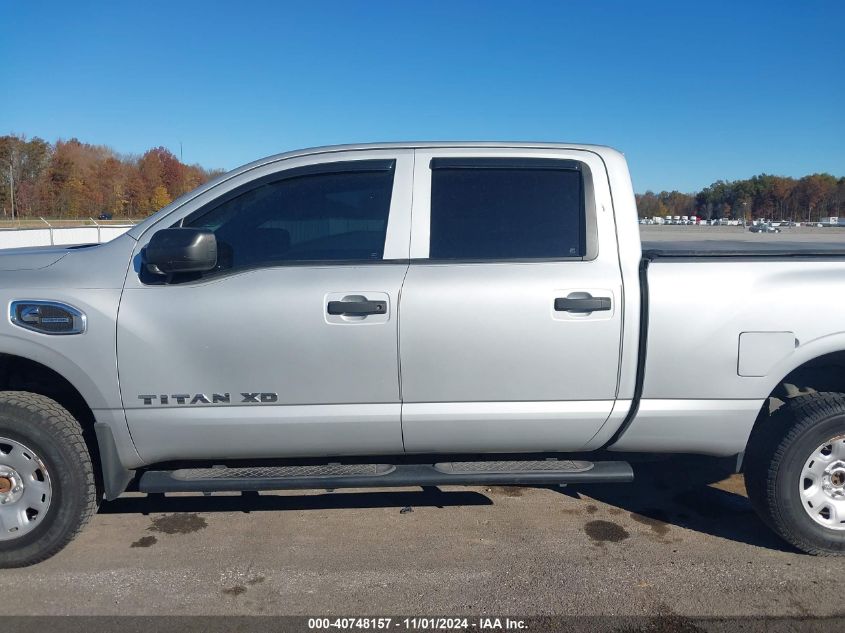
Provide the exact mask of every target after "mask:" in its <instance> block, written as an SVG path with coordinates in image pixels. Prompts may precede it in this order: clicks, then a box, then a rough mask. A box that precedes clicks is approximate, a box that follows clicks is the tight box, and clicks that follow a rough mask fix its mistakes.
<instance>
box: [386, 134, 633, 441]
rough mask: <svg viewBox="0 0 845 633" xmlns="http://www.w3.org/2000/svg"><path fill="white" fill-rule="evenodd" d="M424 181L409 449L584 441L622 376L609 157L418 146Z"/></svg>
mask: <svg viewBox="0 0 845 633" xmlns="http://www.w3.org/2000/svg"><path fill="white" fill-rule="evenodd" d="M414 180H415V184H414V203H413V223H412V237H411V265H410V267H409V270H408V273H407V276H406V279H405V283H404V286H403V290H402V297H401V305H400V312H401V324H400V354H401V376H402V396H403V411H402V427H403V436H404V442H405V449H406V450H407V451H409V452H426V451H453V452H454V451H482V452H485V451H486V452H496V451H533V450H561V451H567V450H570V451H571V450H577V449H579V448H580V447H581V446H583V445H584V444H585V443H586V442H587V441H588V440H589V439H590V438H591V437H592V436H593V435H594V434H595V433H596V432H597V431H598V429H599V428H600V427H601V425H602V424H603V423H604V422H605V421H606V420H607V418H608V416H609V414H610V412H611V409H612V407H613V404H614V400H615V398H616V392H617V384H618V375H619V358H620V341H621V329H622V310H621V309H620V307H621V305H622V303H621V302H622V301H623V288H622V279H621V272H620V267H619V261H618V257H617V252H616V248H615V246H616V245H615V240H613V239H612V237H613V236H614V235H615V233H614V224H613V218H612V206H611V200H610V195H609V189H608V185H607V175H606V172H605V170H604V166H603V163H602V162H601V160H600V159H599V158H598V157H597V156H596V155H594V154H592V153H590V152H584V151H574V150H573V151H545V150H544V151H539V150H530V151H529V150H519V149H505V150H496V149H477V150H467V149H456V148H451V149H442V150H425V151H423V150H418V151H417V152H416V156H415V176H414ZM600 236H601V237H602V238H605V241H601V242H600V240H599V237H600Z"/></svg>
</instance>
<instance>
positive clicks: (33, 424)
mask: <svg viewBox="0 0 845 633" xmlns="http://www.w3.org/2000/svg"><path fill="white" fill-rule="evenodd" d="M96 508H97V494H96V485H95V481H94V471H93V468H92V465H91V456H90V454H89V452H88V447H87V445H86V444H85V440H84V439H83V437H82V428H81V427H80V425H79V422H77V420H76V419H75V418H74V417H73V416H72V415H71V414H70V413H69V412H68V411H67V410H66V409H65V408H64V407H62V406H61V405H60V404H59V403H57V402H56V401H54V400H51V399H50V398H47V397H45V396H42V395H39V394H34V393H29V392H25V391H0V568H6V567H22V566H24V565H31V564H33V563H37V562H39V561H42V560H44V559H46V558H49V557H50V556H52V555H53V554H55V553H56V552H58V551H59V550H61V549H62V548H63V547H64V546H65V545H67V544H68V543H69V542H70V541H71V539H73V538H74V536H76V534H77V533H78V532H79V531H80V530H81V529H82V527H83V526H84V525H85V523H86V522H87V521H88V519H89V518H90V517H91V515H92V514H93V513H94V512H95V511H96Z"/></svg>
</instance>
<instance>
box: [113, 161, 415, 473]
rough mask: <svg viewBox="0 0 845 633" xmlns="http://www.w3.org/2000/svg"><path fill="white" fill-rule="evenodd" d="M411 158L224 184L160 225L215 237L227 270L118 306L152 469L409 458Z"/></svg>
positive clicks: (120, 346) (263, 172)
mask: <svg viewBox="0 0 845 633" xmlns="http://www.w3.org/2000/svg"><path fill="white" fill-rule="evenodd" d="M412 164H413V152H412V151H411V150H389V151H388V150H378V151H367V152H336V153H330V154H322V155H318V156H313V157H305V158H297V159H288V160H286V161H283V162H277V163H271V164H268V165H264V166H261V167H258V168H256V169H253V170H251V171H249V172H247V173H245V174H242V175H240V176H236V177H235V178H234V179H232V180H231V181H224V182H222V183H221V184H220V185H218V186H217V187H215V188H213V189H211V190H210V191H209V192H207V193H206V194H203V195H202V196H200V198H199V199H197V200H196V201H192V202H190V203H188V204H186V205H185V208H184V209H181V210H179V211H177V212H175V213H174V214H171V216H168V217H167V218H166V219H165V220H164V221H163V222H160V223H159V224H158V225H156V226H154V227H152V228H151V229H150V230H148V231H147V232H146V233H145V234H144V235H143V236H142V238H141V241H140V243H139V244H138V247H137V249H138V253H140V251H141V249H142V248H143V247H144V244H145V243H146V242H147V241H148V240H149V237H150V236H151V235H152V234H153V233H154V232H155V231H156V230H157V229H159V228H165V227H170V226H173V225H174V224H176V225H183V226H192V227H204V228H208V229H211V230H212V231H213V232H214V233H215V235H216V237H217V242H218V265H217V268H216V269H215V270H213V271H210V272H209V273H207V274H202V275H192V276H191V275H182V276H179V275H174V276H173V277H172V278H170V279H167V278H161V277H155V276H151V275H149V274H148V273H147V271H145V270H143V269H142V268H141V266H140V263H139V262H140V255H139V256H138V257H136V265H135V269H134V271H130V273H129V275H128V277H127V280H126V287H125V290H124V293H123V298H122V301H121V305H120V313H119V317H118V332H117V350H118V369H119V375H120V388H121V394H122V397H123V402H124V406H125V409H126V416H127V420H128V423H129V428H130V431H131V433H132V438H133V439H134V441H135V444H136V446H137V449H138V452H139V453H140V455H141V456H142V457H143V458H144V459H145V460H146V461H148V462H156V461H163V460H169V459H187V458H202V459H214V458H220V459H227V458H228V459H235V458H261V457H282V456H296V455H340V454H355V453H373V452H388V453H396V452H401V451H402V435H401V428H400V400H399V373H398V372H399V368H398V351H397V343H398V341H397V337H398V322H397V318H396V316H397V314H396V308H397V302H398V297H399V290H400V288H401V285H402V280H403V279H404V276H405V272H406V270H407V266H408V243H409V237H410V231H409V217H410V200H411V178H412Z"/></svg>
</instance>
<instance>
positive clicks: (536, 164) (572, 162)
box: [410, 154, 598, 265]
mask: <svg viewBox="0 0 845 633" xmlns="http://www.w3.org/2000/svg"><path fill="white" fill-rule="evenodd" d="M427 167H428V169H427V170H426V171H427V172H428V174H427V181H426V182H427V185H426V186H427V188H428V190H427V194H428V195H427V196H426V198H427V200H426V206H427V218H426V220H427V222H428V227H427V229H428V230H427V231H426V239H427V244H426V250H427V251H428V252H430V251H429V249H430V248H431V191H432V187H433V180H434V172H435V170H439V169H485V170H496V169H508V170H519V169H524V170H532V171H549V170H561V171H577V172H579V173H580V176H581V178H580V180H581V199H580V213H581V218H582V222H581V227H580V231H581V236H580V239H581V242H582V244H583V247H584V254H583V255H581V256H575V257H565V256H561V257H495V258H477V257H460V258H441V257H437V258H435V257H414V256H412V257H411V260H410V263H411V264H415V265H425V264H431V265H446V264H532V263H549V262H580V261H592V260H594V259H596V257H597V256H598V239H597V236H598V231H597V222H596V209H595V205H594V204H588V194H590V193H592V192H593V191H594V187H593V183H592V174H591V172H590V168H589V166H588V165H587V164H586V163H584V162H582V161H580V160H577V159H572V158H564V157H561V158H548V157H526V156H507V155H501V154H500V155H498V156H432V157H431V159H430V160H429V161H428V165H427ZM417 176H419V174H417ZM416 181H417V178H415V186H417V185H416ZM412 239H413V238H412Z"/></svg>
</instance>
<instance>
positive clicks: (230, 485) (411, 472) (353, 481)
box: [138, 461, 634, 493]
mask: <svg viewBox="0 0 845 633" xmlns="http://www.w3.org/2000/svg"><path fill="white" fill-rule="evenodd" d="M633 479H634V471H633V469H632V468H631V465H630V464H629V463H628V462H623V461H612V462H596V463H595V465H594V466H593V468H591V469H590V470H587V471H582V472H565V471H557V472H555V471H520V472H510V473H508V472H469V473H463V472H462V473H447V472H443V471H442V470H438V469H437V468H436V464H398V465H396V467H395V468H392V469H390V470H387V471H386V472H385V473H384V474H378V475H351V476H345V477H284V478H283V477H278V478H272V477H266V478H250V479H244V478H233V479H220V478H214V479H179V478H176V477H174V476H173V474H172V471H167V470H151V471H147V472H145V473H144V474H143V475H142V476H141V479H140V482H139V484H138V489H139V490H140V491H141V492H146V493H164V492H226V491H255V490H308V489H320V488H381V487H394V486H399V487H401V486H435V485H450V484H451V485H464V486H471V485H487V484H494V485H552V484H581V483H625V482H630V481H633Z"/></svg>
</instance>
